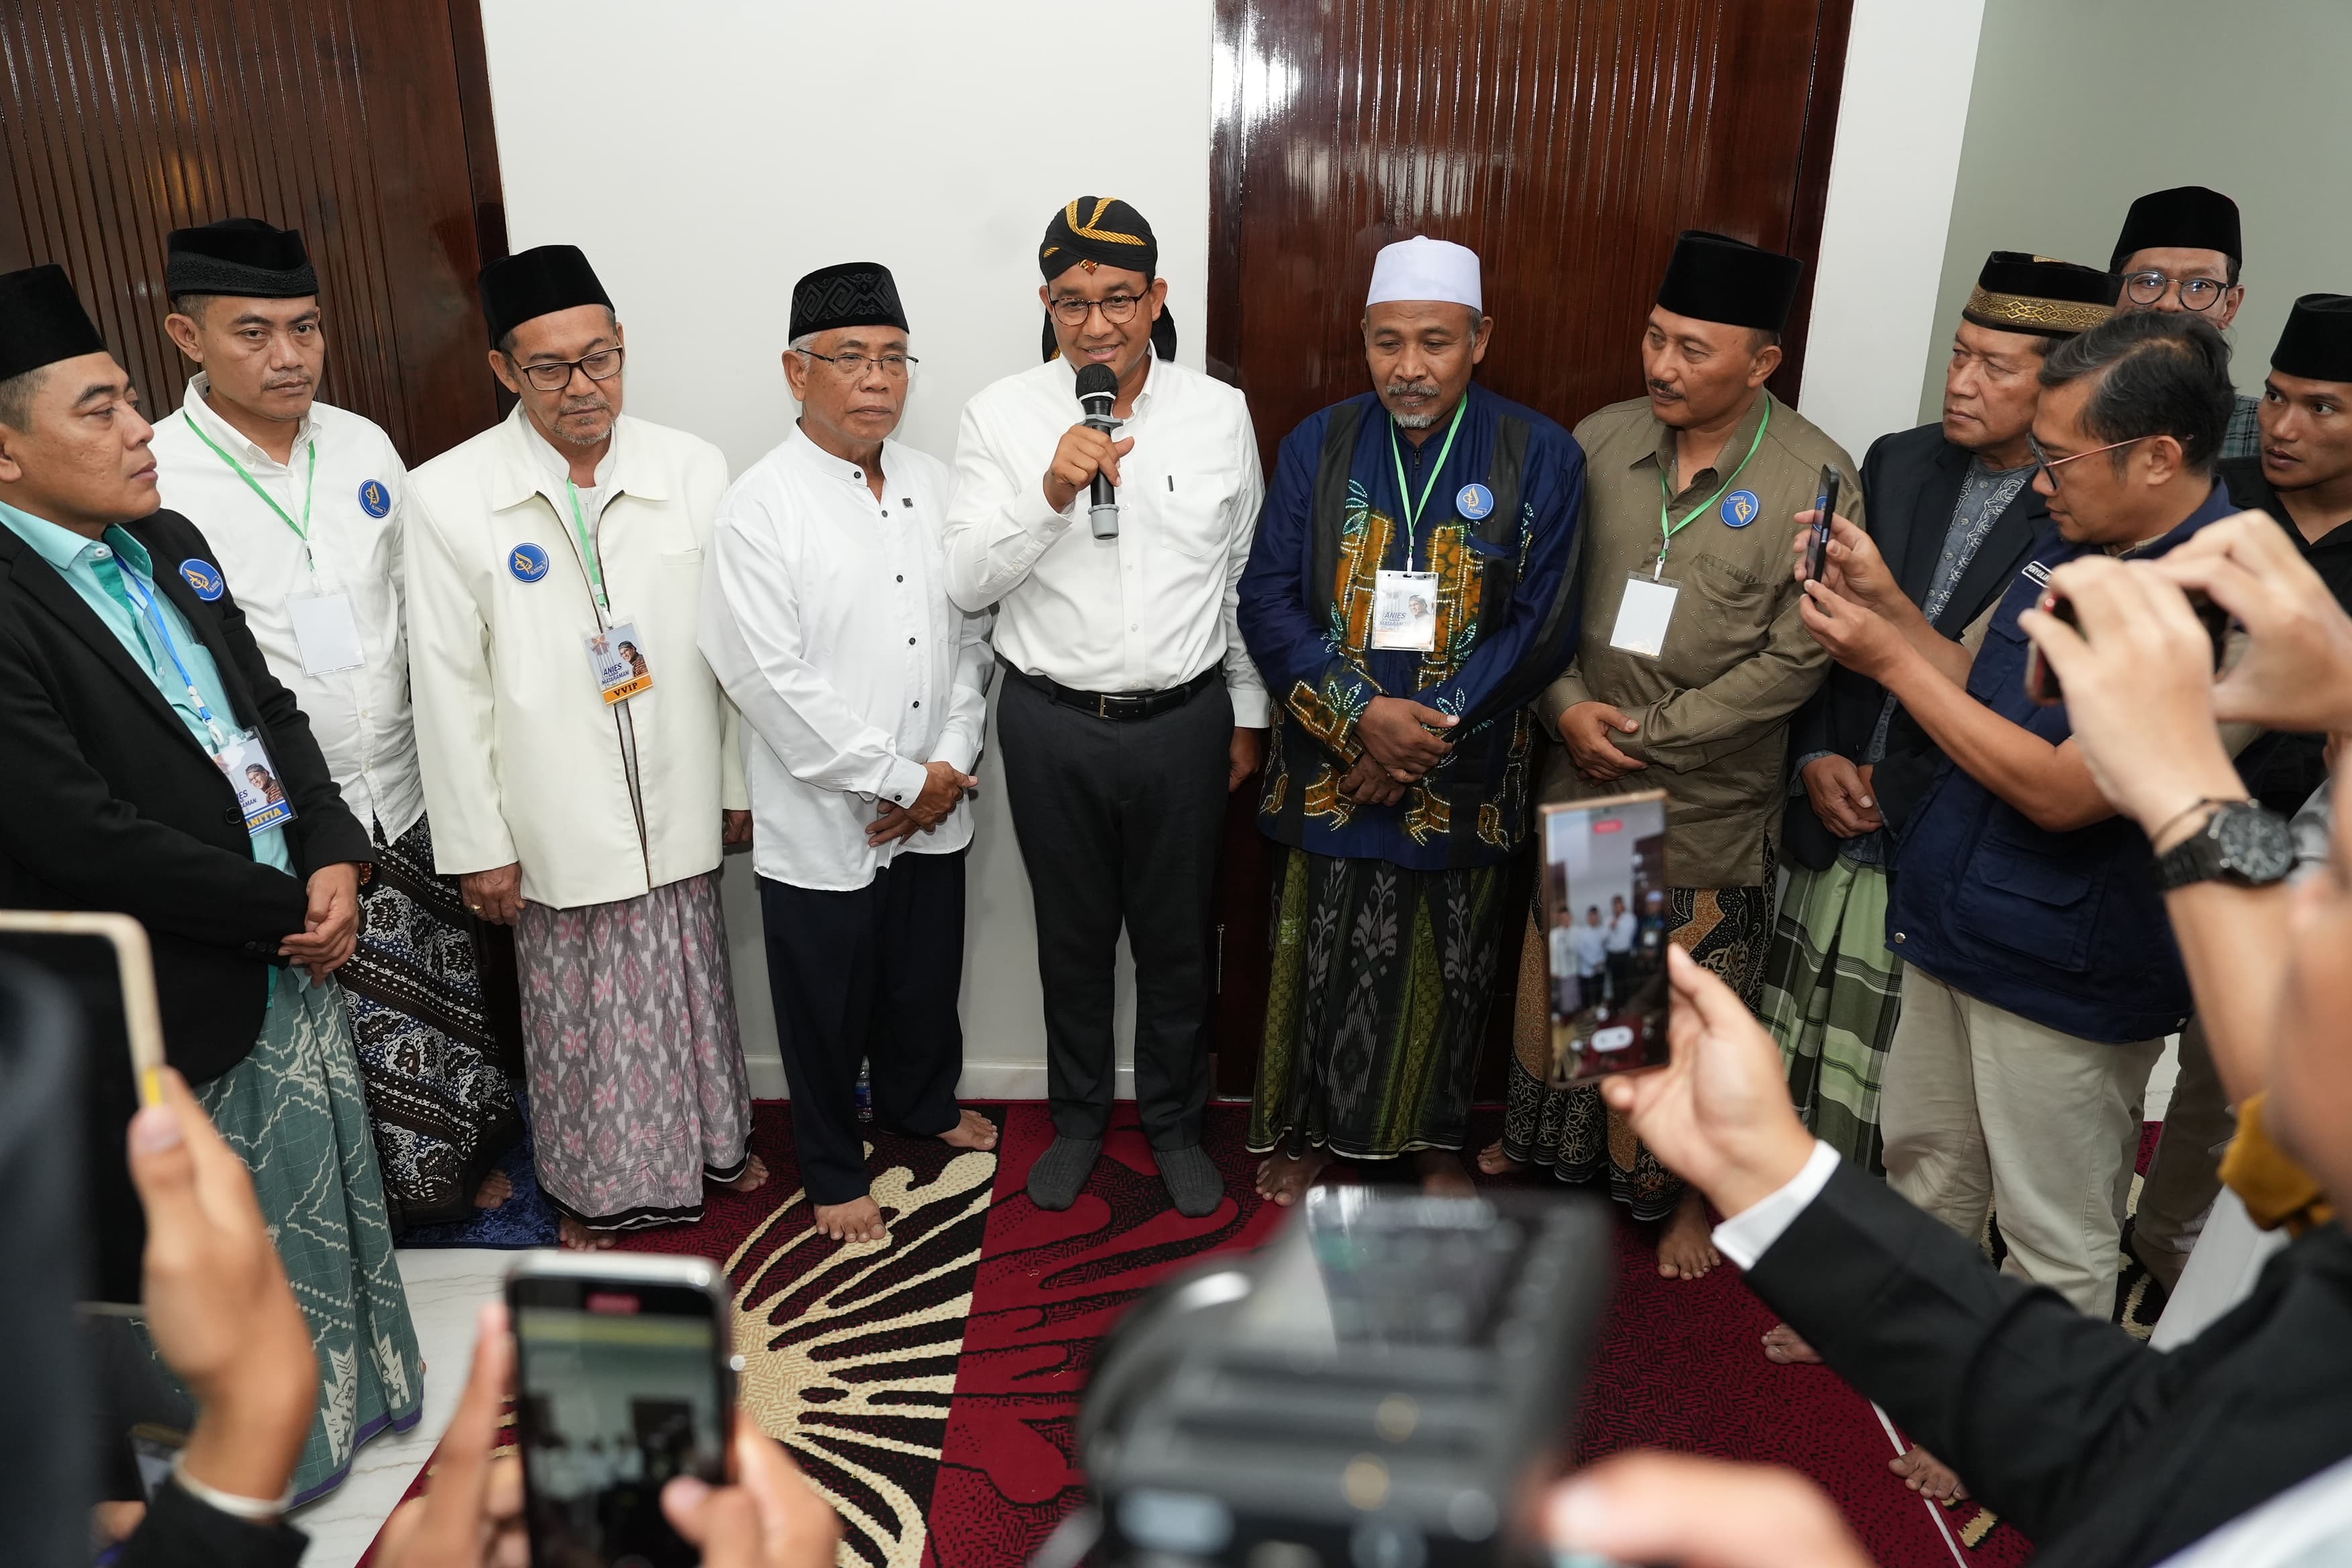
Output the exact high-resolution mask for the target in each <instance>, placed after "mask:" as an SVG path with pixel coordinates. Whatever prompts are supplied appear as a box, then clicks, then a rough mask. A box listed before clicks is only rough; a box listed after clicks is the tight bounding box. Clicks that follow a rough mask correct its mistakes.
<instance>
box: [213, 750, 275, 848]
mask: <svg viewBox="0 0 2352 1568" xmlns="http://www.w3.org/2000/svg"><path fill="white" fill-rule="evenodd" d="M213 762H214V763H215V764H216V765H217V766H218V767H219V768H220V771H221V773H223V774H224V775H225V776H226V778H227V779H228V782H229V785H230V787H231V788H233V789H235V790H236V804H237V809H239V810H240V811H242V812H244V813H245V831H246V832H247V834H248V835H250V836H254V837H258V836H259V835H261V834H264V833H267V832H268V831H269V830H270V829H271V828H273V827H283V826H286V824H288V823H289V822H291V821H293V820H294V805H293V803H292V802H291V801H289V800H288V799H287V798H286V786H285V785H284V784H280V783H279V782H278V765H277V764H276V763H272V762H271V761H270V760H269V749H268V747H266V746H264V745H263V744H262V743H261V737H260V736H258V735H256V734H252V733H250V732H246V733H239V734H236V735H232V736H230V737H229V741H228V743H227V744H226V745H225V746H223V747H222V748H221V749H220V750H219V751H218V752H215V753H214V755H213Z"/></svg>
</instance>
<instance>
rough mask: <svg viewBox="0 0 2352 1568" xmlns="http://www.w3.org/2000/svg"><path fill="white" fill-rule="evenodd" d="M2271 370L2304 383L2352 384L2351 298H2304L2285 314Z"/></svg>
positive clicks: (2338, 295) (2320, 295)
mask: <svg viewBox="0 0 2352 1568" xmlns="http://www.w3.org/2000/svg"><path fill="white" fill-rule="evenodd" d="M2271 368H2272V369H2273V370H2275V371H2284V373H2285V374H2288V375H2294V376H2301V377H2302V378H2303V379H2305V381H2352V294H2305V296H2304V297H2303V298H2302V299H2300V300H2296V301H2295V302H2294V310H2291V311H2289V312H2288V313H2287V318H2286V328H2285V330H2284V331H2281V332H2280V333H2279V341H2278V347H2277V348H2276V349H2274V350H2273V351H2272V352H2271Z"/></svg>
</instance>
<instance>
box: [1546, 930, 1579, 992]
mask: <svg viewBox="0 0 2352 1568" xmlns="http://www.w3.org/2000/svg"><path fill="white" fill-rule="evenodd" d="M1575 963H1576V933H1575V932H1574V931H1570V930H1569V928H1568V927H1566V926H1554V927H1552V928H1551V977H1552V978H1553V979H1554V980H1558V979H1559V978H1561V977H1562V976H1564V975H1566V974H1567V973H1568V972H1569V971H1570V969H1571V968H1573V967H1574V966H1575Z"/></svg>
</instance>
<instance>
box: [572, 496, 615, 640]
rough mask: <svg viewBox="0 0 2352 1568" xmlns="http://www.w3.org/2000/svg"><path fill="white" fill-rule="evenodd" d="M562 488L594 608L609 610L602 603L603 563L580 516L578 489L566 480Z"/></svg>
mask: <svg viewBox="0 0 2352 1568" xmlns="http://www.w3.org/2000/svg"><path fill="white" fill-rule="evenodd" d="M563 488H564V489H565V490H567V491H568V492H570V494H571V496H572V532H573V533H574V534H576V535H577V536H578V537H579V540H580V559H581V560H582V561H583V562H584V563H586V564H587V567H588V585H589V587H591V588H593V589H594V590H595V594H596V607H597V608H598V609H600V610H609V609H611V608H612V607H613V606H612V605H608V604H606V603H605V602H604V562H602V561H600V560H598V559H597V557H596V541H595V538H594V536H593V535H592V534H591V533H589V531H588V524H587V522H586V521H584V520H583V519H582V517H581V515H580V487H579V486H578V485H575V484H573V483H572V481H571V480H570V479H565V480H564V481H563Z"/></svg>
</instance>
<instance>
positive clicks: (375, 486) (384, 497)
mask: <svg viewBox="0 0 2352 1568" xmlns="http://www.w3.org/2000/svg"><path fill="white" fill-rule="evenodd" d="M360 510H362V511H363V512H365V513H367V514H368V515H369V516H370V517H382V516H383V514H384V513H385V512H388V511H390V510H392V492H391V491H390V490H388V489H384V488H383V480H382V479H362V480H361V481H360Z"/></svg>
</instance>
